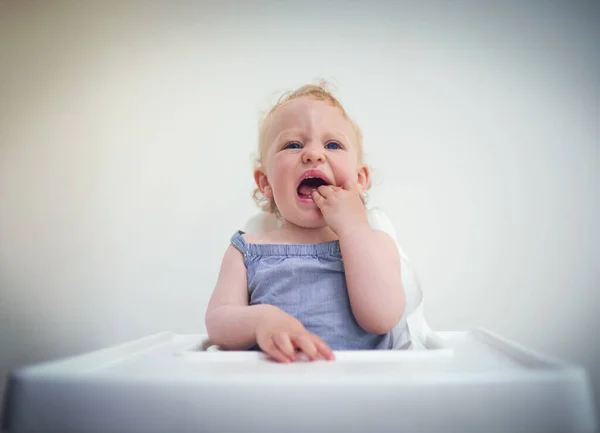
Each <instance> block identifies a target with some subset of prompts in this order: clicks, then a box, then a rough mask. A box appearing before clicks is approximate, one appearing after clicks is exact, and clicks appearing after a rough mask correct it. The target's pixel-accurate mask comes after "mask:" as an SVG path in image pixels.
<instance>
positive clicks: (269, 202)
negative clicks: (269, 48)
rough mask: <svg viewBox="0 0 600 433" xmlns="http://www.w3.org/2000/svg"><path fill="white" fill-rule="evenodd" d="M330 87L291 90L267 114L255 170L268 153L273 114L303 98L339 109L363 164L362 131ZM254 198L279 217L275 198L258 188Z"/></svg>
mask: <svg viewBox="0 0 600 433" xmlns="http://www.w3.org/2000/svg"><path fill="white" fill-rule="evenodd" d="M328 87H329V84H328V83H327V82H325V81H320V82H319V83H318V84H306V85H304V86H302V87H300V88H298V89H296V90H290V91H288V92H285V93H284V94H283V95H281V96H280V98H279V100H278V101H277V103H275V105H274V106H273V107H272V108H271V109H270V110H269V111H268V112H267V114H266V115H265V116H264V118H263V119H262V121H261V122H260V125H259V133H258V156H257V157H256V159H255V161H254V168H255V169H259V168H260V167H262V165H263V156H264V154H265V153H266V151H267V148H268V143H267V142H266V133H267V129H268V128H267V126H268V122H269V120H270V119H271V118H272V117H273V114H274V113H275V111H276V110H277V109H278V108H279V107H281V106H282V105H283V104H285V103H286V102H289V101H292V100H294V99H298V98H303V97H307V98H312V99H316V100H318V101H324V102H326V103H328V104H330V105H331V106H333V107H335V108H337V109H338V110H340V112H341V114H342V116H343V117H344V118H345V119H346V120H347V121H348V122H350V125H351V127H352V129H353V130H354V133H355V135H356V148H357V153H358V160H359V162H362V160H363V135H362V131H361V130H360V127H359V126H358V124H357V123H356V122H354V120H352V119H351V118H350V116H348V114H347V113H346V110H344V107H343V106H342V104H341V103H340V101H339V100H338V99H337V98H336V97H335V96H334V95H333V93H332V92H331V91H330V90H329V89H328ZM370 186H371V185H370V184H369V185H368V187H367V189H368V188H370ZM253 198H254V201H255V202H256V204H257V205H258V206H259V207H260V208H261V209H262V210H264V211H266V212H269V213H273V214H275V215H277V216H279V209H278V208H277V204H276V203H275V199H273V198H271V199H267V198H266V197H264V196H263V194H262V192H261V191H260V189H259V188H258V187H256V188H255V189H254V193H253ZM361 199H362V201H363V203H365V200H366V198H365V196H364V195H363V196H361Z"/></svg>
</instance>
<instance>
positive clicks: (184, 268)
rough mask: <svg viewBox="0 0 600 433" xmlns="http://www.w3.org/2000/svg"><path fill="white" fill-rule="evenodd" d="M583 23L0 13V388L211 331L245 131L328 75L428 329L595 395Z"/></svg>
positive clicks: (466, 12) (445, 11) (109, 7)
mask: <svg viewBox="0 0 600 433" xmlns="http://www.w3.org/2000/svg"><path fill="white" fill-rule="evenodd" d="M217 3H218V4H217ZM296 3H301V5H297V4H296ZM599 12H600V8H599V4H598V2H578V1H575V2H567V1H564V2H553V1H538V2H532V1H529V2H524V1H504V2H486V1H479V2H476V1H466V0H457V1H443V2H442V1H440V2H421V1H418V2H417V1H412V2H409V1H404V2H392V1H389V2H358V1H347V2H341V1H334V2H328V1H326V0H322V1H318V2H317V1H312V2H311V1H309V2H283V1H271V2H268V1H261V2H242V1H239V2H234V1H222V2H200V1H191V0H190V1H160V2H126V1H125V2H110V1H109V2H87V1H81V2H75V1H72V2H64V1H53V2H43V1H25V2H16V1H15V2H8V3H7V2H3V3H0V349H1V353H0V363H1V368H2V371H1V376H0V381H1V382H0V383H2V384H3V382H4V378H5V376H6V374H7V372H8V371H9V370H11V369H13V368H15V367H18V366H21V365H25V364H30V363H35V362H39V361H43V360H50V359H55V358H59V357H63V356H67V355H72V354H77V353H82V352H86V351H90V350H94V349H98V348H102V347H106V346H109V345H113V344H116V343H120V342H124V341H127V340H130V339H133V338H137V337H140V336H144V335H147V334H151V333H154V332H158V331H163V330H172V331H176V332H183V333H198V332H203V331H204V330H205V326H204V311H205V307H206V304H207V301H208V298H209V296H210V293H211V290H212V288H213V285H214V282H215V280H216V277H217V272H218V269H219V264H220V260H221V257H222V254H223V252H224V250H225V248H226V247H227V244H228V239H229V237H230V236H231V234H232V233H233V232H234V231H235V230H236V229H238V228H241V227H242V226H243V224H244V222H245V221H246V220H247V218H248V217H249V216H251V215H253V214H254V213H256V212H257V208H256V206H255V204H254V202H253V201H252V199H251V192H252V188H253V180H252V159H251V157H252V154H253V152H254V151H255V147H256V142H257V141H256V137H257V125H258V121H259V119H260V114H261V112H263V111H264V110H266V109H268V108H269V107H270V104H271V103H272V102H273V101H274V100H275V99H276V97H277V96H278V95H279V94H280V93H281V92H282V91H286V90H290V89H293V88H295V87H298V86H300V85H302V84H305V83H310V82H315V80H316V79H318V78H325V79H327V80H329V81H331V82H332V83H333V84H334V85H335V87H336V89H337V94H338V96H339V97H340V98H341V100H342V102H343V103H344V105H345V106H346V109H347V110H348V111H349V113H350V114H351V115H352V116H353V117H354V118H355V119H356V120H357V121H358V123H359V124H360V125H361V127H362V128H363V131H364V135H365V149H366V154H367V162H368V163H369V164H370V165H371V166H372V167H373V170H374V171H373V174H374V181H375V185H374V187H373V189H372V191H371V194H370V204H371V205H373V206H379V207H381V208H383V209H384V211H385V212H386V213H387V215H388V216H389V217H390V219H391V220H392V221H393V223H394V225H395V227H396V230H397V231H398V236H399V241H400V243H401V245H402V247H403V248H404V250H405V251H406V252H407V253H408V255H409V257H410V258H411V259H412V262H413V263H414V265H415V267H416V269H417V271H418V273H419V275H420V277H421V279H422V282H423V287H424V290H425V293H426V315H427V317H428V320H429V321H430V323H431V325H432V327H433V328H434V329H438V330H456V329H470V328H473V327H476V326H484V327H486V328H488V329H490V330H492V331H494V332H496V333H499V334H501V335H504V336H506V337H508V338H511V339H514V340H516V341H518V342H520V343H522V344H524V345H526V346H528V347H531V348H532V349H536V350H540V351H542V352H546V353H548V354H551V355H555V356H558V357H560V358H562V359H565V360H567V361H570V362H574V363H578V364H581V365H583V366H585V367H586V368H587V369H588V372H589V374H590V376H591V378H592V380H593V383H594V386H595V392H596V395H600V373H599V369H598V367H600V365H599V360H600V344H598V341H599V340H598V331H599V330H600V326H598V325H599V323H598V322H599V321H598V315H599V314H600V305H599V301H600V290H599V289H600V287H599V282H600V270H599V269H600V266H599V265H600V253H599V249H598V245H600V230H599V227H598V224H599V223H598V222H599V221H600V193H599V185H600V177H599V174H598V173H599V170H600V153H599V148H600V143H599V135H600V133H599V132H600V127H599V125H600V122H599V120H600V116H599V114H600V113H599V96H600V86H599V84H600V48H599V47H600V19H599V18H600V13H599ZM0 390H1V387H0Z"/></svg>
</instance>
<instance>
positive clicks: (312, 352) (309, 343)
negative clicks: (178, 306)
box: [292, 335, 319, 361]
mask: <svg viewBox="0 0 600 433" xmlns="http://www.w3.org/2000/svg"><path fill="white" fill-rule="evenodd" d="M292 339H293V342H294V346H296V347H297V348H298V349H300V350H301V351H302V353H304V354H305V355H306V356H308V357H309V358H310V359H311V360H313V361H314V360H315V359H317V355H318V354H319V353H318V351H317V346H316V345H315V343H314V342H313V340H312V338H311V337H310V336H308V335H300V336H297V337H292Z"/></svg>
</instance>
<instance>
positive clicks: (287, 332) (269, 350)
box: [256, 310, 335, 363]
mask: <svg viewBox="0 0 600 433" xmlns="http://www.w3.org/2000/svg"><path fill="white" fill-rule="evenodd" d="M256 342H257V343H258V346H259V347H260V348H261V350H262V351H263V352H265V353H266V354H267V355H269V356H270V357H271V358H273V359H275V360H276V361H279V362H283V363H288V362H294V361H296V360H297V355H298V354H299V353H303V354H305V355H306V356H307V357H308V359H309V360H311V361H314V360H317V359H319V358H323V359H326V360H329V361H333V360H334V359H335V355H334V354H333V351H332V350H331V348H330V347H329V346H328V345H327V343H325V342H324V341H323V340H321V338H319V337H318V336H317V335H315V334H311V333H310V332H308V331H307V330H306V328H305V327H304V325H302V323H301V322H300V321H299V320H297V319H296V318H294V317H293V316H291V315H289V314H288V313H286V312H284V311H282V310H279V311H277V312H274V313H273V314H269V315H266V316H265V317H264V318H263V319H262V320H261V321H260V323H259V325H258V327H257V329H256ZM297 351H298V353H297Z"/></svg>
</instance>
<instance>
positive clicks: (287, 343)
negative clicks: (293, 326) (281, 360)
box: [273, 332, 296, 361]
mask: <svg viewBox="0 0 600 433" xmlns="http://www.w3.org/2000/svg"><path fill="white" fill-rule="evenodd" d="M273 342H274V343H275V347H276V348H277V349H279V350H280V351H281V353H283V354H284V355H285V356H287V357H288V358H289V360H290V361H294V360H295V359H296V350H295V349H294V346H293V345H292V341H291V340H290V336H289V335H288V334H287V333H285V332H279V333H277V334H275V335H274V336H273Z"/></svg>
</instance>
